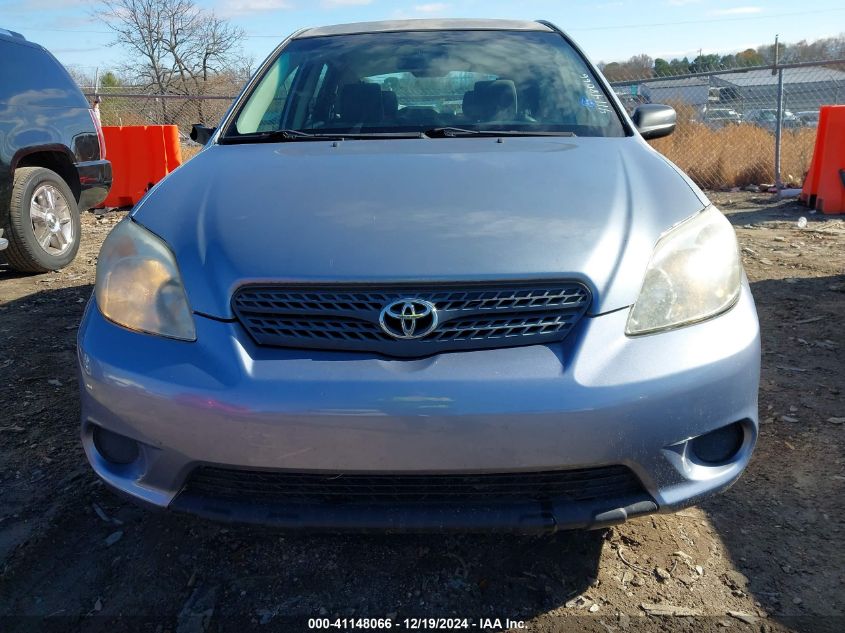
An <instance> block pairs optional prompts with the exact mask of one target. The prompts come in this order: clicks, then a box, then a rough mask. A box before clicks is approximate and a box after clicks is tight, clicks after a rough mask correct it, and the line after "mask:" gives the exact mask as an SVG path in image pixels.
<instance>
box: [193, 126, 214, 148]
mask: <svg viewBox="0 0 845 633" xmlns="http://www.w3.org/2000/svg"><path fill="white" fill-rule="evenodd" d="M216 129H217V128H216V127H205V126H204V125H200V124H199V123H194V124H193V125H192V126H191V140H192V141H195V142H197V143H199V144H200V145H205V144H206V143H208V139H210V138H211V135H212V134H214V131H215V130H216Z"/></svg>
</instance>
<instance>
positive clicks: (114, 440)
mask: <svg viewBox="0 0 845 633" xmlns="http://www.w3.org/2000/svg"><path fill="white" fill-rule="evenodd" d="M93 435H94V447H95V448H96V449H97V451H98V452H99V453H100V455H102V456H103V457H104V458H105V459H107V460H108V461H110V462H112V463H114V464H131V463H132V462H134V461H135V460H136V459H138V454H139V452H140V451H139V449H138V442H136V441H135V440H133V439H130V438H128V437H124V436H123V435H119V434H117V433H114V432H113V431H108V430H106V429H104V428H102V427H99V426H95V427H94V434H93Z"/></svg>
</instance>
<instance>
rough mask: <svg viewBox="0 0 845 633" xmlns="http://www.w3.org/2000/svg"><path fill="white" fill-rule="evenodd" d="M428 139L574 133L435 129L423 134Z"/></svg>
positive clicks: (568, 133)
mask: <svg viewBox="0 0 845 633" xmlns="http://www.w3.org/2000/svg"><path fill="white" fill-rule="evenodd" d="M423 134H424V135H425V136H428V137H429V138H455V137H459V136H575V133H574V132H544V131H540V130H470V129H466V128H462V127H435V128H431V129H430V130H426V131H425V132H423Z"/></svg>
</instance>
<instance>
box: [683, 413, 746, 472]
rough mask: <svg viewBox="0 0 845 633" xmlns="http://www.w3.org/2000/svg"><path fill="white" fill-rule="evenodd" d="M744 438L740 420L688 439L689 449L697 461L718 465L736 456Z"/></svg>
mask: <svg viewBox="0 0 845 633" xmlns="http://www.w3.org/2000/svg"><path fill="white" fill-rule="evenodd" d="M744 440H745V432H744V430H743V428H742V422H734V423H733V424H728V425H727V426H723V427H721V428H719V429H716V430H715V431H710V433H705V434H704V435H699V436H698V437H696V438H693V439H692V440H690V450H691V451H692V453H693V455H694V456H695V458H696V459H697V460H698V461H700V462H703V463H705V464H709V465H720V464H724V463H726V462H730V461H731V460H732V459H733V458H734V457H735V456H736V454H737V453H738V452H739V449H740V448H742V443H743V441H744Z"/></svg>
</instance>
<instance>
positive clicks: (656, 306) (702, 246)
mask: <svg viewBox="0 0 845 633" xmlns="http://www.w3.org/2000/svg"><path fill="white" fill-rule="evenodd" d="M741 279H742V266H741V264H740V259H739V248H738V246H737V241H736V234H735V233H734V230H733V227H732V226H731V224H730V222H728V220H727V218H725V216H723V215H722V214H721V213H720V212H719V210H718V209H716V208H715V207H713V206H710V207H707V208H706V209H705V210H704V211H702V212H701V213H699V214H698V215H695V216H694V217H692V218H690V219H689V220H686V221H684V222H682V223H681V224H679V225H678V226H676V227H675V228H673V229H672V230H671V231H669V232H668V233H666V234H665V235H664V236H663V237H661V238H660V240H659V241H658V242H657V246H655V248H654V253H652V256H651V261H650V262H649V264H648V269H647V270H646V274H645V280H644V281H643V286H642V289H641V290H640V296H639V297H637V301H636V303H634V306H633V307H632V308H631V312H630V314H629V315H628V324H627V326H626V327H625V333H626V334H629V335H634V334H647V333H649V332H657V331H658V330H666V329H669V328H676V327H680V326H682V325H687V324H690V323H695V322H697V321H703V320H704V319H708V318H710V317H713V316H716V315H717V314H720V313H721V312H724V311H725V310H727V309H728V308H730V307H731V306H732V305H733V304H734V302H735V301H736V299H737V297H738V296H739V289H740V282H741Z"/></svg>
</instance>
